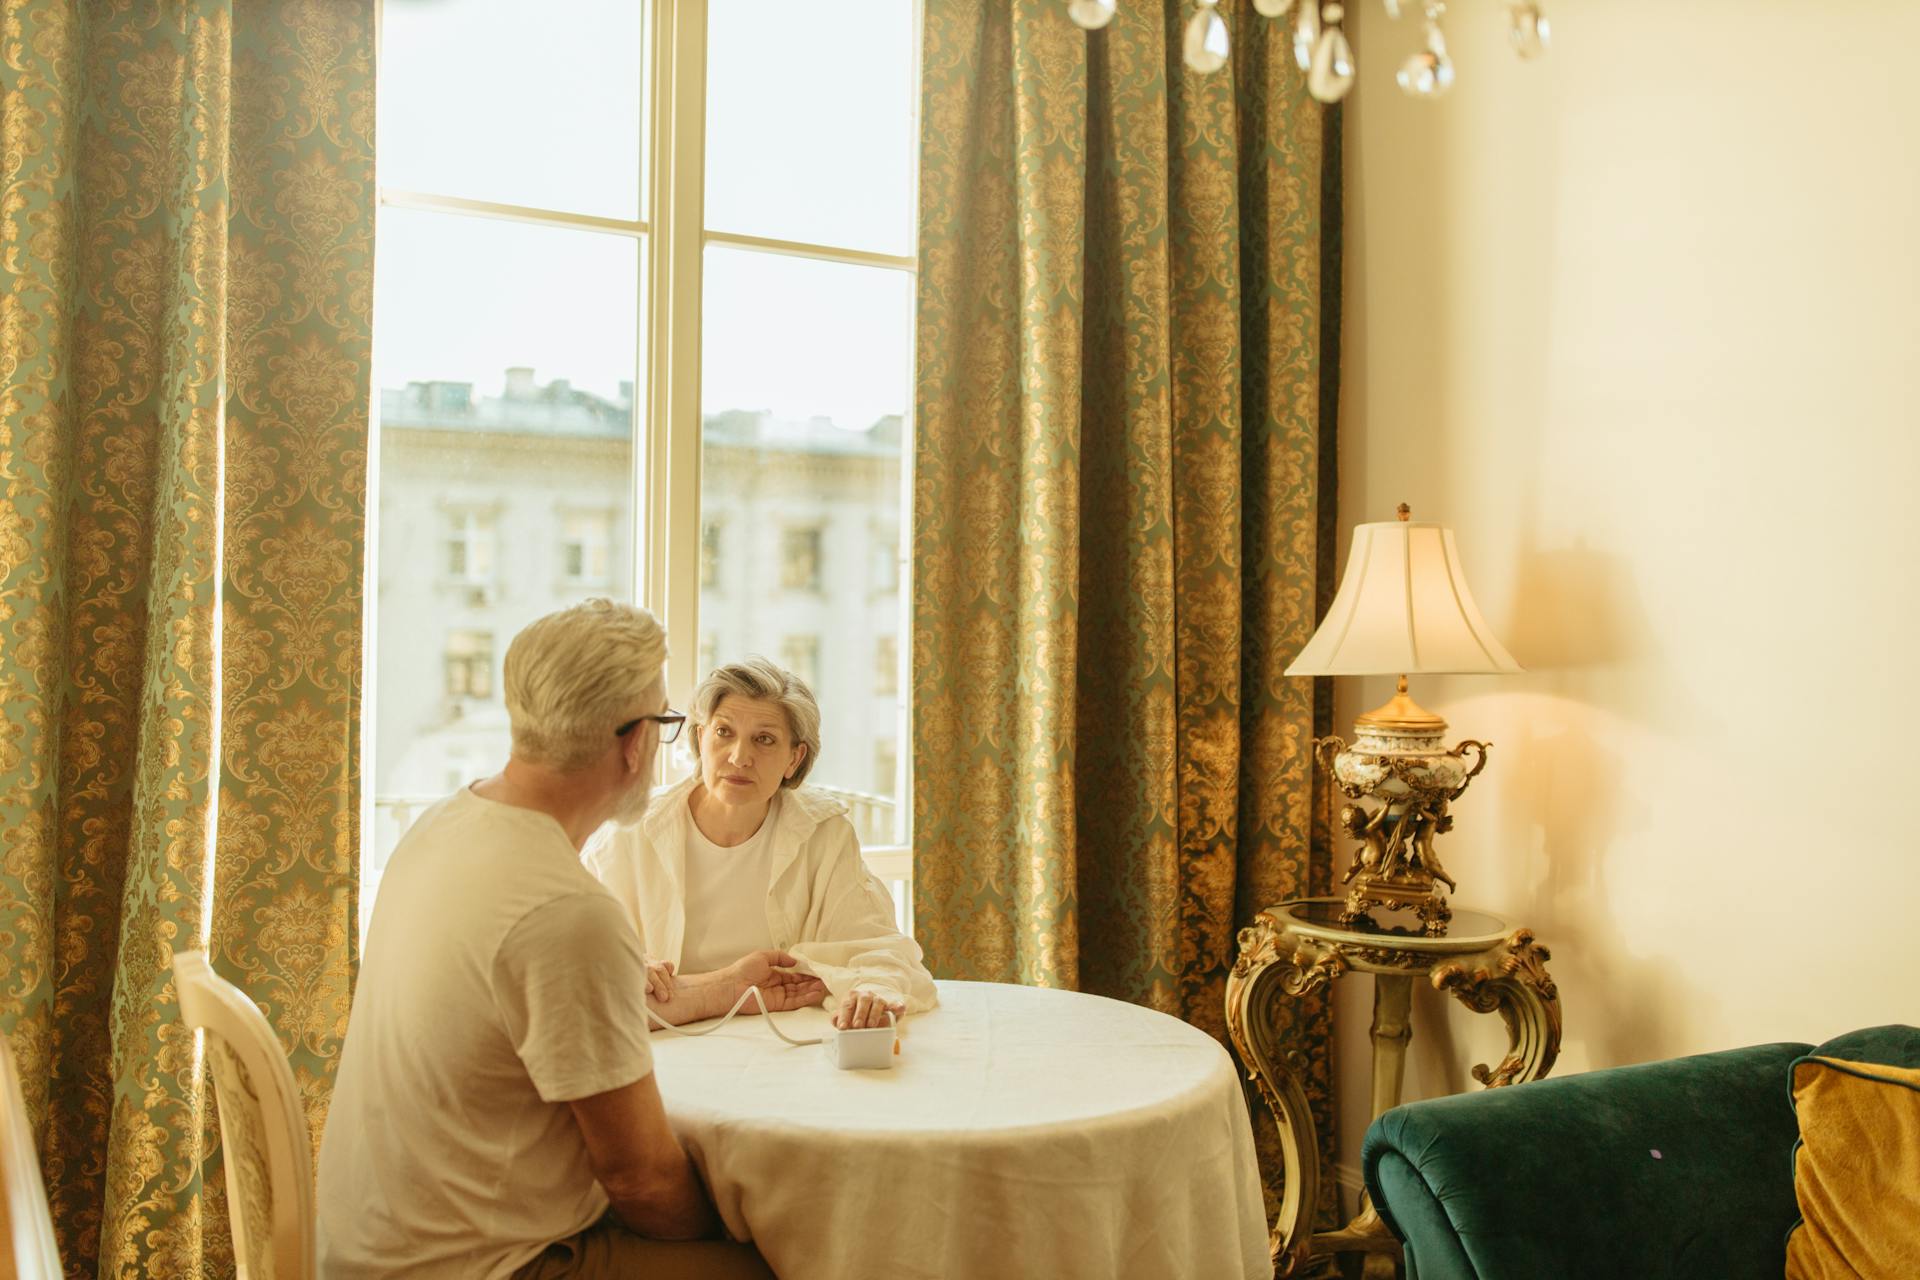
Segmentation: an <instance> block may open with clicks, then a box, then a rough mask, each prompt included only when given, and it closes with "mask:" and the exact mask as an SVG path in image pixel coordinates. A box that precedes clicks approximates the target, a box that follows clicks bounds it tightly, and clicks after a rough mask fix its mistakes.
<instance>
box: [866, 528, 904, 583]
mask: <svg viewBox="0 0 1920 1280" xmlns="http://www.w3.org/2000/svg"><path fill="white" fill-rule="evenodd" d="M867 546H868V549H869V560H870V563H871V565H872V569H871V575H872V578H873V594H874V595H876V596H887V595H892V594H893V593H894V592H896V591H898V590H900V556H901V553H902V548H901V546H900V530H898V529H896V528H886V527H882V528H877V529H874V530H873V531H872V537H871V538H870V539H869V541H868V543H867Z"/></svg>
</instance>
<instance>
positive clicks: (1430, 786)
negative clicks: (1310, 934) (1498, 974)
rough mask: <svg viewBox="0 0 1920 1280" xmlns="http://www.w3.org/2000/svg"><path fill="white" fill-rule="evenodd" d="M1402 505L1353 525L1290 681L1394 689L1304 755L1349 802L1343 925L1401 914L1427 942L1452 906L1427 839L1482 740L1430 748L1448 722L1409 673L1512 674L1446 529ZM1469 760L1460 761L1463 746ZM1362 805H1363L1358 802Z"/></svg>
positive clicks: (1482, 756) (1515, 666)
mask: <svg viewBox="0 0 1920 1280" xmlns="http://www.w3.org/2000/svg"><path fill="white" fill-rule="evenodd" d="M1411 514H1412V512H1411V511H1410V510H1409V509H1408V507H1407V505H1406V504H1405V503H1404V502H1403V503H1401V504H1400V509H1399V515H1400V518H1399V520H1397V521H1381V522H1379V523H1374V524H1362V525H1358V526H1356V527H1355V528H1354V531H1353V549H1352V551H1350V552H1349V553H1348V556H1347V566H1346V572H1345V573H1344V575H1343V576H1342V577H1341V579H1340V590H1339V591H1338V592H1337V593H1336V594H1335V595H1334V597H1333V604H1332V605H1331V606H1329V607H1328V609H1327V616H1326V617H1325V618H1324V619H1323V620H1322V621H1321V623H1320V626H1319V629H1318V630H1316V631H1315V632H1314V633H1313V638H1312V639H1311V640H1309V641H1307V644H1306V647H1305V648H1303V649H1302V650H1301V651H1300V656H1299V657H1298V658H1296V659H1294V661H1293V664H1292V665H1291V666H1289V667H1288V668H1287V674H1288V675H1290V676H1295V675H1303V676H1347V675H1393V674H1398V675H1399V677H1400V683H1399V689H1398V692H1396V693H1395V694H1394V696H1393V698H1392V699H1391V700H1390V701H1388V702H1387V703H1386V705H1384V706H1380V707H1376V708H1374V709H1373V710H1372V711H1369V712H1367V713H1366V714H1365V715H1363V716H1361V717H1359V718H1358V719H1357V720H1355V721H1354V730H1355V734H1354V741H1353V744H1352V745H1351V746H1349V745H1348V744H1347V743H1346V742H1344V741H1342V740H1341V739H1339V738H1336V737H1329V738H1319V739H1316V740H1315V742H1314V744H1313V746H1314V754H1315V756H1316V757H1317V758H1318V759H1319V761H1320V763H1322V764H1324V765H1325V766H1326V767H1327V770H1328V772H1329V773H1330V774H1331V775H1332V777H1333V782H1334V785H1335V786H1337V787H1339V788H1340V791H1341V793H1342V794H1343V795H1345V796H1346V797H1347V798H1348V799H1349V800H1351V801H1353V803H1352V804H1349V805H1346V806H1344V807H1343V808H1342V809H1341V811H1340V826H1341V829H1342V830H1343V831H1345V832H1346V834H1348V835H1349V836H1352V837H1353V838H1354V839H1355V840H1357V841H1358V842H1359V844H1358V845H1357V846H1356V848H1355V849H1354V851H1353V863H1352V865H1351V866H1349V867H1348V868H1347V873H1346V875H1345V876H1343V877H1342V879H1341V883H1343V884H1345V885H1346V886H1347V906H1346V911H1345V912H1344V913H1342V915H1341V920H1342V922H1343V923H1345V924H1353V923H1355V922H1356V921H1358V920H1360V919H1361V918H1362V917H1363V916H1365V915H1366V914H1367V912H1368V911H1369V910H1370V909H1371V908H1373V907H1381V908H1384V909H1387V910H1409V911H1412V912H1413V913H1414V914H1415V915H1416V916H1418V917H1419V920H1420V924H1421V928H1422V929H1423V930H1424V931H1425V932H1426V933H1428V934H1430V935H1433V936H1435V937H1438V936H1439V935H1441V934H1444V933H1445V932H1446V931H1447V921H1449V920H1451V919H1452V918H1453V911H1452V909H1451V908H1450V907H1448V906H1447V897H1446V893H1445V892H1443V891H1442V890H1441V889H1440V887H1439V886H1440V885H1443V884H1444V885H1445V886H1446V887H1447V890H1448V891H1451V890H1452V889H1453V888H1454V882H1453V877H1452V876H1451V875H1449V874H1448V873H1447V869H1446V867H1445V866H1443V865H1441V862H1440V857H1439V855H1438V854H1437V853H1436V852H1435V851H1434V847H1433V845H1434V839H1435V838H1436V837H1438V836H1441V835H1444V834H1445V833H1446V832H1447V830H1448V829H1449V828H1451V827H1452V826H1453V818H1452V817H1451V816H1450V815H1449V814H1448V812H1447V807H1448V806H1449V805H1450V804H1452V803H1453V801H1455V800H1457V799H1459V797H1460V793H1461V792H1463V791H1465V790H1466V789H1467V784H1468V783H1469V782H1471V781H1473V779H1474V778H1475V777H1476V776H1477V775H1478V774H1479V772H1480V771H1481V770H1482V769H1484V768H1486V767H1487V744H1486V743H1484V742H1475V741H1472V740H1471V739H1469V740H1467V741H1464V742H1461V743H1460V744H1459V745H1458V746H1455V747H1452V748H1448V747H1445V746H1443V745H1442V744H1441V737H1442V735H1444V734H1445V733H1446V731H1447V722H1446V721H1445V720H1442V719H1441V718H1440V717H1439V716H1436V715H1434V714H1433V713H1432V712H1430V711H1428V710H1426V709H1425V708H1424V707H1421V706H1420V705H1419V704H1418V703H1416V702H1414V700H1413V699H1412V698H1409V697H1408V696H1407V675H1408V674H1409V673H1415V674H1418V673H1434V674H1438V673H1441V672H1448V673H1456V674H1491V673H1495V672H1509V671H1518V670H1520V664H1519V663H1517V662H1515V661H1514V660H1513V655H1511V654H1509V653H1508V652H1507V651H1506V649H1504V648H1503V647H1501V644H1500V642H1499V641H1498V640H1496V639H1494V637H1493V633H1492V632H1491V631H1490V630H1489V629H1488V628H1487V624H1486V620H1485V619H1484V618H1482V617H1481V616H1480V610H1479V609H1478V608H1477V607H1476V606H1475V605H1474V603H1473V596H1472V594H1471V593H1470V592H1469V591H1468V590H1467V581H1466V575H1465V573H1464V572H1463V571H1462V570H1461V568H1460V555H1459V552H1458V551H1457V550H1456V549H1455V548H1454V542H1453V530H1451V529H1445V528H1442V527H1441V526H1439V525H1436V524H1415V523H1413V522H1412V521H1411V520H1410V519H1409V518H1408V517H1409V516H1410V515H1411ZM1470 750H1471V751H1474V752H1477V753H1478V757H1477V758H1476V759H1475V760H1474V761H1473V762H1472V765H1471V767H1469V765H1468V761H1467V759H1466V755H1467V752H1468V751H1470ZM1363 802H1365V803H1363Z"/></svg>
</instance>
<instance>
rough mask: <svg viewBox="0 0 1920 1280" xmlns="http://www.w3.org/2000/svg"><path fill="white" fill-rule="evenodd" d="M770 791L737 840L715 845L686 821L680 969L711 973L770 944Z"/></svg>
mask: <svg viewBox="0 0 1920 1280" xmlns="http://www.w3.org/2000/svg"><path fill="white" fill-rule="evenodd" d="M779 816H780V796H779V793H777V792H776V793H775V794H774V797H773V803H772V805H771V806H770V807H769V808H768V809H767V816H766V820H765V821H763V822H762V823H761V824H760V829H759V830H758V831H756V832H754V833H753V834H752V835H750V836H748V837H747V838H746V839H745V840H743V841H741V842H740V843H739V844H736V845H732V846H727V845H718V844H715V843H714V842H713V841H711V840H709V839H707V838H706V836H704V835H702V834H701V833H700V828H699V826H698V825H697V824H696V823H694V822H693V820H692V819H691V818H689V819H688V821H687V892H686V902H687V937H686V941H685V943H683V944H682V946H681V950H680V972H681V973H712V972H713V971H714V970H716V969H724V968H726V967H727V966H728V965H730V964H732V963H733V962H734V961H735V960H738V959H739V958H740V957H741V956H744V955H746V954H747V953H748V952H750V951H759V950H761V949H763V948H766V947H771V946H772V945H773V931H772V929H770V928H768V926H767V882H768V881H769V880H771V879H772V878H773V829H774V827H775V826H776V825H778V820H779Z"/></svg>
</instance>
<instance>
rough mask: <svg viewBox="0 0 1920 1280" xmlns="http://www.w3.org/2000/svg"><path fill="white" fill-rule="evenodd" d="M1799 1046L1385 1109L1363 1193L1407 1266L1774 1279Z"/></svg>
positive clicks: (1451, 1273) (1549, 1279) (1786, 1199)
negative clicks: (1403, 1248) (1793, 1066)
mask: <svg viewBox="0 0 1920 1280" xmlns="http://www.w3.org/2000/svg"><path fill="white" fill-rule="evenodd" d="M1809 1051H1810V1047H1809V1046H1807V1045H1804V1044H1765V1045H1755V1046H1753V1047H1752V1048H1747V1049H1732V1050H1728V1051H1726V1052H1724V1053H1709V1054H1702V1055H1700V1056H1698V1057H1693V1058H1676V1059H1672V1060H1670V1061H1666V1062H1652V1063H1647V1064H1644V1065H1641V1066H1633V1067H1618V1068H1614V1069H1612V1070H1607V1071H1593V1072H1588V1073H1586V1074H1583V1075H1576V1076H1567V1077H1565V1078H1562V1079H1557V1080H1541V1081H1538V1082H1536V1083H1533V1084H1523V1085H1515V1086H1512V1087H1510V1088H1504V1089H1489V1090H1486V1091H1484V1092H1478V1093H1471V1094H1461V1095H1458V1096H1455V1097H1449V1098H1435V1099H1432V1100H1430V1101H1426V1102H1416V1103H1410V1104H1408V1105H1406V1106H1402V1107H1396V1108H1394V1109H1393V1110H1391V1111H1388V1112H1387V1113H1385V1114H1384V1115H1382V1116H1381V1117H1380V1118H1379V1119H1378V1120H1376V1121H1375V1122H1374V1123H1373V1125H1372V1127H1371V1128H1369V1129H1368V1131H1367V1136H1366V1141H1365V1143H1364V1145H1363V1147H1362V1151H1361V1162H1362V1165H1363V1167H1364V1172H1365V1176H1366V1183H1367V1190H1368V1191H1369V1192H1370V1193H1371V1194H1372V1196H1373V1203H1374V1205H1375V1207H1376V1208H1377V1209H1378V1210H1379V1212H1380V1216H1381V1217H1382V1218H1383V1219H1384V1220H1385V1221H1386V1223H1387V1226H1388V1227H1389V1228H1390V1229H1391V1230H1392V1231H1393V1233H1394V1235H1396V1236H1397V1237H1399V1239H1400V1240H1401V1242H1402V1243H1403V1244H1404V1245H1405V1246H1406V1259H1407V1267H1406V1277H1407V1280H1585V1278H1587V1277H1593V1278H1594V1280H1601V1278H1602V1277H1604V1278H1605V1280H1625V1278H1627V1277H1631V1278H1632V1280H1709V1278H1711V1280H1747V1278H1748V1277H1753V1278H1755V1280H1758V1278H1759V1277H1766V1280H1779V1278H1780V1277H1781V1276H1782V1275H1783V1274H1784V1273H1785V1269H1786V1235H1787V1231H1788V1229H1789V1228H1790V1227H1791V1226H1792V1225H1793V1223H1794V1221H1795V1220H1796V1218H1797V1216H1798V1210H1797V1209H1796V1206H1795V1201H1794V1190H1793V1148H1794V1143H1795V1141H1796V1140H1797V1139H1798V1137H1799V1130H1798V1126H1797V1124H1796V1121H1795V1117H1794V1112H1793V1104H1792V1100H1791V1096H1790V1087H1789V1070H1790V1064H1791V1063H1792V1062H1793V1060H1794V1059H1796V1058H1798V1057H1800V1056H1801V1055H1802V1054H1805V1053H1807V1052H1809Z"/></svg>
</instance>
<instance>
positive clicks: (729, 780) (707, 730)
mask: <svg viewBox="0 0 1920 1280" xmlns="http://www.w3.org/2000/svg"><path fill="white" fill-rule="evenodd" d="M806 754H807V749H806V747H805V746H803V745H802V744H800V743H797V742H795V741H794V740H793V731H792V730H791V729H789V728H788V727H787V713H786V712H785V711H782V710H781V709H780V704H779V703H777V702H773V701H771V700H770V699H767V698H747V697H742V696H741V695H739V694H737V693H730V694H728V695H727V696H726V697H724V698H722V699H720V705H719V706H717V707H715V708H714V710H713V716H712V718H711V719H709V720H708V721H707V722H706V724H704V725H702V726H701V728H700V781H701V783H702V784H703V785H704V786H705V787H706V789H707V794H708V795H709V796H711V797H712V798H713V799H715V800H718V801H719V802H720V803H722V804H725V805H764V804H766V803H767V802H768V801H769V800H771V799H773V793H774V792H776V791H778V790H779V789H780V783H781V782H782V781H783V780H784V779H786V778H788V777H791V776H792V774H793V771H794V770H795V769H798V768H799V767H800V762H801V761H802V760H804V759H805V758H806Z"/></svg>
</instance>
